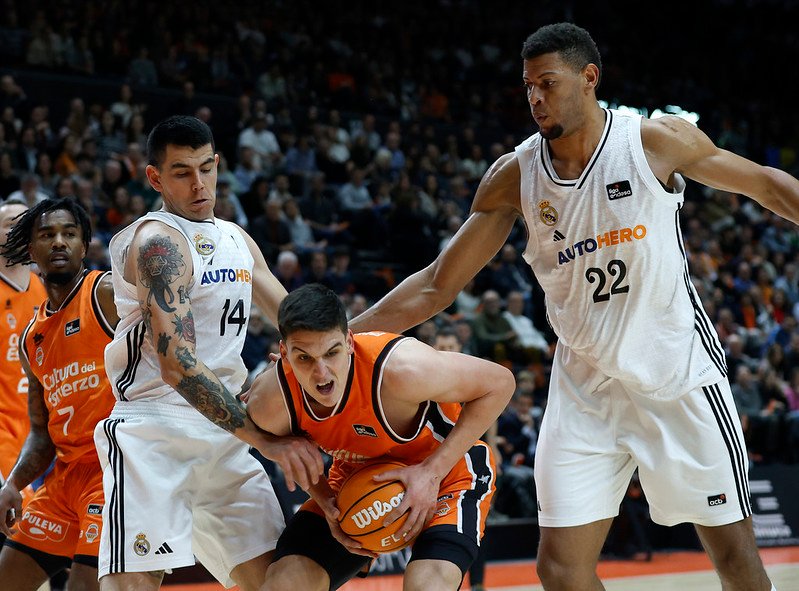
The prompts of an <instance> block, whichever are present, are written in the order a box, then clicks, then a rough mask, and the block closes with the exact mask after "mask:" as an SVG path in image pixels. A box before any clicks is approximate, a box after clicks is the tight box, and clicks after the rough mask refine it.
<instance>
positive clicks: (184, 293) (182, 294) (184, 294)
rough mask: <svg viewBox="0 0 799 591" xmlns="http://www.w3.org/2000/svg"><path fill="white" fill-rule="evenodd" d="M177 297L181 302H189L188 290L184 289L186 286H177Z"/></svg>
mask: <svg viewBox="0 0 799 591" xmlns="http://www.w3.org/2000/svg"><path fill="white" fill-rule="evenodd" d="M178 297H179V298H180V303H181V304H185V303H186V302H189V303H191V296H190V295H189V290H188V289H186V287H185V286H183V285H181V286H180V287H178Z"/></svg>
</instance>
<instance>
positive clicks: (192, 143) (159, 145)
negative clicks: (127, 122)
mask: <svg viewBox="0 0 799 591" xmlns="http://www.w3.org/2000/svg"><path fill="white" fill-rule="evenodd" d="M208 144H211V149H212V150H213V149H215V148H214V135H213V133H211V128H210V127H208V125H207V124H205V123H204V122H202V121H200V120H199V119H197V117H191V116H189V115H172V116H171V117H167V118H166V119H164V120H163V121H161V122H159V123H157V124H156V126H155V127H153V129H152V131H150V135H149V136H147V161H148V163H149V164H152V165H153V166H155V167H159V166H161V162H162V161H163V159H164V155H165V154H166V147H167V146H169V145H173V146H188V147H189V148H192V149H193V150H196V149H197V148H202V147H203V146H207V145H208Z"/></svg>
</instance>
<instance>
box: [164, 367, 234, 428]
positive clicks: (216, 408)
mask: <svg viewBox="0 0 799 591" xmlns="http://www.w3.org/2000/svg"><path fill="white" fill-rule="evenodd" d="M176 389H177V391H178V392H180V393H181V395H182V396H183V397H184V398H185V399H186V400H188V401H189V403H190V404H191V405H192V406H193V407H194V408H196V409H197V410H199V411H200V412H201V413H202V414H204V415H205V416H206V417H208V419H209V420H210V421H211V422H212V423H214V424H215V425H218V426H219V427H222V428H223V429H225V430H226V431H230V432H231V433H233V432H235V431H236V429H241V428H242V427H244V422H245V419H246V417H247V414H246V412H245V411H244V407H243V406H242V405H241V404H240V403H239V401H238V400H236V399H235V398H234V397H233V395H232V394H231V393H230V392H229V391H228V390H227V388H225V387H224V386H223V385H222V384H220V383H219V382H218V381H216V380H210V379H208V377H207V376H205V375H203V374H199V375H194V376H186V377H184V378H183V379H182V380H180V383H178V385H177V388H176Z"/></svg>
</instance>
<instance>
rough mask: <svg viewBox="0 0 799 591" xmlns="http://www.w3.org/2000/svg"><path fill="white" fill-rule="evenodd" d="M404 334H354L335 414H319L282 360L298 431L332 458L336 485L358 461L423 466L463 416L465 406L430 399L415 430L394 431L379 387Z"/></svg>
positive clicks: (285, 391)
mask: <svg viewBox="0 0 799 591" xmlns="http://www.w3.org/2000/svg"><path fill="white" fill-rule="evenodd" d="M404 338H405V337H403V336H401V335H397V334H390V333H382V332H369V333H360V334H356V335H354V351H355V352H354V354H353V356H352V359H351V363H350V375H349V379H348V384H347V386H346V389H345V392H344V395H343V396H342V399H341V402H340V403H339V404H338V407H337V408H336V409H335V410H334V412H333V414H331V415H330V416H329V417H326V418H319V417H317V416H316V415H315V414H314V412H313V411H312V410H311V408H310V406H309V405H308V401H307V399H306V395H305V394H304V393H303V392H302V388H301V387H300V385H299V382H298V381H297V379H296V377H295V376H294V373H293V371H292V369H291V365H289V364H288V363H286V362H284V361H283V360H281V361H280V362H279V363H278V368H277V371H278V376H279V379H280V384H281V387H282V390H283V396H284V398H285V400H286V404H287V407H288V409H289V415H290V419H291V426H292V431H293V432H294V433H295V434H307V435H309V436H310V437H311V438H312V439H313V440H314V441H315V442H316V443H318V444H319V446H320V447H321V448H322V449H324V450H325V451H326V452H327V453H329V454H330V455H331V456H333V459H334V461H333V465H332V467H331V468H330V475H329V480H330V484H331V486H333V487H334V488H336V487H337V485H338V483H339V482H340V481H341V479H342V478H343V477H344V476H345V475H346V474H348V473H349V472H350V471H351V470H352V469H353V468H354V467H356V466H357V465H358V464H360V463H363V462H365V461H366V460H369V459H371V458H376V457H381V456H387V457H391V458H396V459H398V460H402V461H404V462H405V463H407V464H418V463H420V462H422V460H424V459H425V458H426V457H428V456H429V455H430V454H431V453H433V451H435V450H436V449H437V448H438V446H439V445H440V442H441V441H442V440H443V439H444V438H445V437H446V436H447V434H448V433H449V431H450V430H451V428H452V425H454V423H455V421H456V420H457V419H458V416H459V415H460V410H461V406H460V404H455V403H447V404H439V403H435V402H429V403H427V404H423V405H421V406H420V408H419V423H418V428H417V430H416V431H415V432H414V433H399V434H398V433H395V432H394V431H393V429H392V428H391V426H390V425H389V424H388V423H387V421H386V419H385V417H384V416H383V412H382V403H381V399H380V385H381V381H382V380H381V378H382V372H383V369H384V367H385V363H386V361H387V360H388V358H389V357H390V355H391V352H392V351H393V349H394V347H396V346H397V345H399V343H400V342H401V341H402V340H404Z"/></svg>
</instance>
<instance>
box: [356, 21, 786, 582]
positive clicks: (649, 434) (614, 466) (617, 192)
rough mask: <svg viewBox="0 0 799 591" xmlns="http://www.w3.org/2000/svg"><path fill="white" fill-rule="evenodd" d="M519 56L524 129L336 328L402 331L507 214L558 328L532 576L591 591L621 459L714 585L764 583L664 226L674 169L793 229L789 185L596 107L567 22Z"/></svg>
mask: <svg viewBox="0 0 799 591" xmlns="http://www.w3.org/2000/svg"><path fill="white" fill-rule="evenodd" d="M522 57H523V68H522V78H523V81H524V84H525V86H526V87H527V98H528V101H529V105H530V110H531V112H532V116H533V119H534V120H535V122H536V123H537V124H538V127H539V132H538V133H536V134H535V135H533V136H531V137H530V138H528V139H527V140H525V141H524V142H522V144H520V145H519V146H518V147H517V148H516V150H515V151H514V152H512V153H509V154H506V155H504V156H502V157H500V158H499V159H498V160H497V161H496V162H495V163H494V164H493V165H492V167H491V168H490V169H489V170H488V172H487V173H486V174H485V176H484V177H483V179H482V181H481V183H480V185H479V188H478V189H477V194H476V196H475V200H474V204H473V206H472V212H471V215H470V216H469V219H468V220H467V221H466V223H465V224H464V225H463V227H462V228H461V229H460V230H459V231H458V233H457V234H456V235H455V237H454V238H453V239H452V241H451V242H450V243H449V245H448V246H447V248H446V249H445V250H444V251H443V252H442V253H441V254H440V255H439V257H438V259H437V260H436V261H434V262H433V263H432V264H431V265H430V266H429V267H427V268H426V269H423V270H422V271H420V272H418V273H416V274H415V275H413V276H411V277H409V278H408V279H407V280H405V281H404V282H403V283H402V284H400V285H399V286H397V288H395V289H394V290H393V291H392V292H391V293H389V294H388V295H387V296H386V297H385V298H383V299H382V300H381V301H379V302H378V303H377V304H376V305H375V306H374V307H373V308H371V309H370V310H367V311H366V312H365V313H363V314H362V315H361V316H359V317H357V318H355V319H354V320H353V321H352V323H351V327H352V329H353V330H354V331H362V330H369V329H373V328H379V329H381V330H389V331H395V332H397V331H403V330H406V329H407V328H409V327H411V326H413V325H415V324H418V323H419V322H421V321H423V320H425V319H426V318H428V317H429V316H431V315H433V314H435V313H436V312H437V311H439V310H441V309H443V308H444V307H445V306H447V305H448V304H449V303H450V302H452V300H453V299H454V298H455V296H456V295H457V293H458V291H459V290H460V289H462V287H463V286H464V285H466V283H467V282H468V281H469V279H471V278H472V277H473V276H474V275H475V274H476V273H477V271H479V270H480V269H481V268H482V267H483V266H484V265H485V264H486V263H487V262H488V261H489V260H490V259H491V258H492V257H493V256H494V254H495V253H496V252H497V251H498V250H499V249H500V247H501V246H502V244H503V243H504V241H505V239H506V238H507V236H508V234H509V232H510V230H511V227H512V225H513V224H514V221H515V220H516V218H517V217H518V216H523V218H524V220H525V222H526V224H527V228H528V232H529V241H528V244H527V248H526V251H525V253H524V257H525V259H526V260H527V262H528V263H529V264H530V265H531V267H532V269H533V270H534V272H535V274H536V277H537V278H538V281H539V282H540V283H541V285H542V287H543V288H544V291H545V293H546V303H547V311H548V316H549V319H550V322H551V324H552V327H553V328H554V329H555V331H556V333H557V334H558V337H559V341H558V345H557V350H556V354H555V358H554V360H553V370H552V380H551V384H550V393H549V400H548V404H547V410H546V413H545V415H544V419H543V425H542V432H541V436H540V439H539V444H538V450H537V454H536V486H537V492H538V499H539V501H540V510H539V525H540V527H541V543H540V547H539V552H538V566H537V568H538V573H539V576H540V578H541V580H542V581H543V584H544V587H545V588H546V589H547V590H548V591H551V590H562V589H580V590H589V589H592V590H593V589H602V588H603V586H602V583H601V582H600V580H599V578H598V577H597V574H596V565H597V561H598V558H599V553H600V550H601V548H602V545H603V542H604V540H605V538H606V536H607V533H608V530H609V528H610V525H611V521H612V519H613V517H614V516H616V515H617V514H618V510H619V504H620V501H621V499H622V497H623V495H624V491H625V489H626V488H627V484H628V482H629V481H630V476H631V475H632V473H633V471H634V470H635V468H636V467H637V468H638V469H639V473H640V479H641V484H642V486H643V487H644V490H645V492H646V495H647V499H648V500H649V503H650V508H651V515H652V519H653V520H654V521H656V522H658V523H661V524H664V525H673V524H676V523H680V522H691V523H694V524H695V525H696V530H697V532H698V534H699V537H700V539H701V541H702V543H703V545H704V547H705V549H706V550H707V552H708V554H709V556H710V558H711V560H712V561H713V564H714V566H715V568H716V571H717V572H718V574H719V577H720V578H721V580H722V584H723V588H724V589H725V590H747V591H769V589H771V588H772V586H771V583H770V582H769V579H768V577H767V575H766V573H765V571H764V569H763V565H762V562H761V560H760V557H759V554H758V551H757V547H756V544H755V537H754V533H753V529H752V522H751V512H752V511H751V506H750V500H749V490H748V483H747V454H746V449H745V447H744V441H743V437H742V434H741V428H740V424H739V421H738V419H737V415H736V412H735V407H734V405H733V400H732V397H731V395H730V388H729V385H728V382H727V378H726V373H727V370H726V366H725V360H724V356H723V353H722V350H721V347H720V346H719V341H718V337H717V335H716V333H715V331H714V329H713V326H712V324H711V323H710V322H709V320H708V318H707V316H706V315H705V313H704V311H703V308H702V304H701V302H700V301H699V298H698V297H697V294H696V291H695V290H694V288H693V286H692V284H691V281H690V278H689V273H688V268H687V263H686V259H685V254H684V250H683V246H682V240H681V237H680V228H679V224H678V221H679V210H680V207H681V204H682V201H683V189H684V186H685V183H684V180H683V179H684V177H688V178H691V179H694V180H696V181H698V182H700V183H704V184H706V185H708V186H711V187H716V188H718V189H722V190H726V191H730V192H734V193H741V194H744V195H748V196H749V197H751V198H753V199H754V200H755V201H757V202H758V203H760V204H761V205H763V206H764V207H767V208H768V209H770V210H772V211H773V212H775V213H777V214H779V215H781V216H782V217H784V218H786V219H789V220H791V221H793V222H795V223H796V222H799V181H797V180H796V179H794V178H793V177H791V176H790V175H788V174H786V173H784V172H782V171H779V170H775V169H773V168H768V167H763V166H760V165H758V164H755V163H753V162H751V161H749V160H746V159H744V158H741V157H739V156H737V155H735V154H733V153H731V152H728V151H726V150H722V149H720V148H717V147H716V146H715V145H713V143H712V142H711V141H710V139H709V138H708V137H707V136H706V135H705V134H704V133H703V132H702V131H700V130H699V129H697V128H696V127H694V126H693V125H691V124H690V123H688V122H686V121H683V120H681V119H678V118H676V117H663V118H660V119H657V120H649V119H642V118H641V117H638V116H631V115H626V114H622V113H619V112H616V111H610V110H606V109H602V108H601V107H600V106H599V105H598V103H597V99H596V88H597V85H598V84H599V81H600V72H601V61H600V56H599V53H598V51H597V48H596V45H595V43H594V42H593V40H592V39H591V37H590V35H589V34H588V33H587V32H586V31H585V30H583V29H581V28H579V27H576V26H574V25H572V24H564V23H562V24H556V25H549V26H546V27H543V28H541V29H539V30H538V31H537V32H536V33H534V34H533V35H531V36H530V37H529V38H528V39H527V41H526V42H525V44H524V48H523V51H522Z"/></svg>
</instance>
